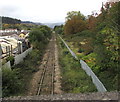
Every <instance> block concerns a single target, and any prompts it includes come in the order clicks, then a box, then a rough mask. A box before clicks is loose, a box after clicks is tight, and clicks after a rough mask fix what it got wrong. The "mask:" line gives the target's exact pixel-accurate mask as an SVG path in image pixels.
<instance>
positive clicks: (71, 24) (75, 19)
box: [64, 11, 87, 34]
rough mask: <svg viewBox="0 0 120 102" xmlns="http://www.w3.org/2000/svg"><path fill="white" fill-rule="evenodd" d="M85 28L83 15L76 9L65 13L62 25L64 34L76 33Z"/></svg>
mask: <svg viewBox="0 0 120 102" xmlns="http://www.w3.org/2000/svg"><path fill="white" fill-rule="evenodd" d="M86 29H87V24H86V20H85V17H84V16H83V15H82V14H81V13H80V12H79V11H78V12H77V11H72V12H68V13H67V17H66V23H65V26H64V33H65V34H76V33H78V32H81V31H83V30H86Z"/></svg>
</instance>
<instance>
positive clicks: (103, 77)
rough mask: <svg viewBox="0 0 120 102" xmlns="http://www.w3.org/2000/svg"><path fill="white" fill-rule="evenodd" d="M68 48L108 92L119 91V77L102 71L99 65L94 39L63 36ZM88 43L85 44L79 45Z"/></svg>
mask: <svg viewBox="0 0 120 102" xmlns="http://www.w3.org/2000/svg"><path fill="white" fill-rule="evenodd" d="M63 38H64V39H65V41H66V43H67V44H68V46H69V47H70V48H71V49H72V51H73V52H74V53H75V54H76V55H77V57H78V59H82V60H84V61H85V62H86V63H87V64H88V66H89V67H90V68H91V69H92V71H93V72H94V73H95V74H96V76H97V77H98V78H99V79H100V81H101V82H102V83H103V84H104V86H105V87H106V89H107V91H114V90H118V81H119V80H118V75H117V73H116V75H115V74H114V73H110V72H109V71H107V70H106V71H101V70H100V69H101V67H100V66H99V65H98V64H97V61H98V60H99V59H98V58H97V54H96V53H95V52H94V48H93V43H92V42H93V39H92V38H91V37H85V36H78V35H70V36H63ZM80 42H86V43H85V44H81V45H80V44H79V43H80Z"/></svg>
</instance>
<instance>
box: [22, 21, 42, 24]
mask: <svg viewBox="0 0 120 102" xmlns="http://www.w3.org/2000/svg"><path fill="white" fill-rule="evenodd" d="M21 23H24V24H35V25H43V24H42V23H37V22H31V21H22V22H21Z"/></svg>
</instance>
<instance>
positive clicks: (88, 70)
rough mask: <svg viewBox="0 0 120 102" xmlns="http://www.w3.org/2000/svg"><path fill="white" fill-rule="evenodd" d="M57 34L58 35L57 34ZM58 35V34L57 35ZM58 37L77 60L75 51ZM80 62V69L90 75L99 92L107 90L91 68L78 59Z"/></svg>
mask: <svg viewBox="0 0 120 102" xmlns="http://www.w3.org/2000/svg"><path fill="white" fill-rule="evenodd" d="M58 36H59V35H58ZM59 37H60V36H59ZM60 39H61V40H62V42H63V43H64V44H65V46H66V47H67V48H68V50H69V51H70V53H71V55H72V56H73V57H74V58H75V59H77V60H78V58H77V56H76V55H75V53H74V52H73V51H72V50H71V49H70V48H69V46H68V45H67V44H66V42H65V41H64V40H63V39H62V38H61V37H60ZM80 64H81V67H82V69H83V70H84V71H85V72H86V73H87V75H88V76H90V77H91V78H92V82H93V83H94V85H95V86H96V88H97V90H98V91H99V92H105V91H107V90H106V88H105V86H104V85H103V84H102V82H101V81H100V80H99V79H98V77H97V76H96V75H95V74H94V72H93V71H92V70H91V68H90V67H89V66H88V65H87V64H86V63H85V62H84V61H83V60H80Z"/></svg>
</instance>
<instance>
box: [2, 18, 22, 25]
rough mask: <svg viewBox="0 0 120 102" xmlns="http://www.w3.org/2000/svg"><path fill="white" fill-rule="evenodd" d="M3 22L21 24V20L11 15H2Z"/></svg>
mask: <svg viewBox="0 0 120 102" xmlns="http://www.w3.org/2000/svg"><path fill="white" fill-rule="evenodd" d="M2 23H5V24H20V23H21V20H19V19H16V18H11V17H2Z"/></svg>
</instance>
